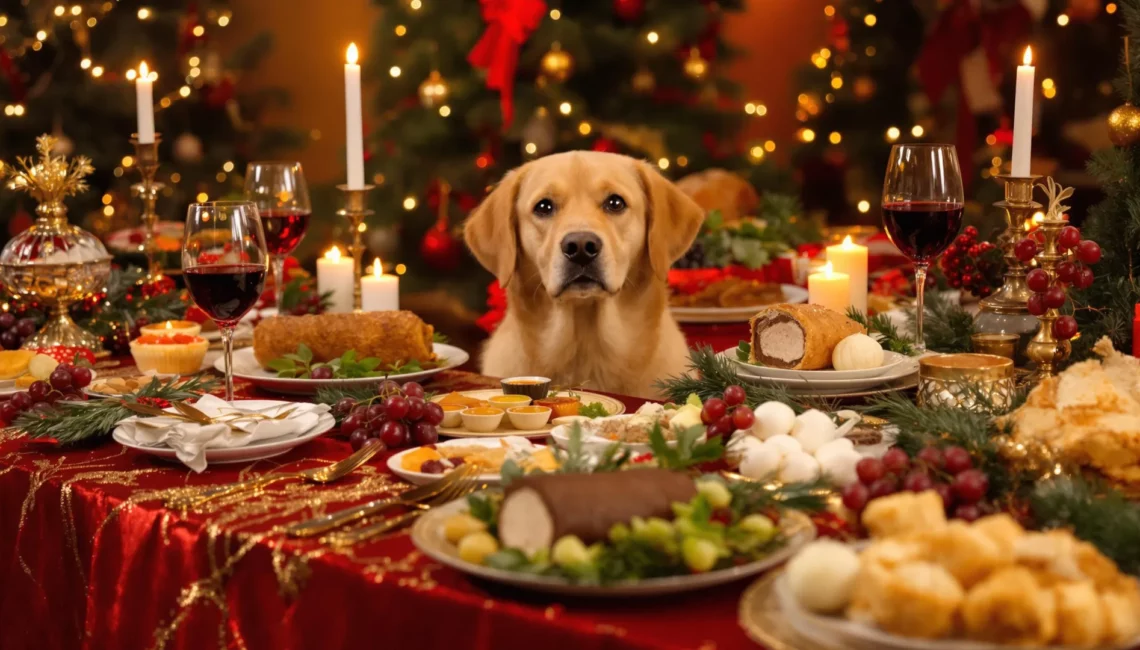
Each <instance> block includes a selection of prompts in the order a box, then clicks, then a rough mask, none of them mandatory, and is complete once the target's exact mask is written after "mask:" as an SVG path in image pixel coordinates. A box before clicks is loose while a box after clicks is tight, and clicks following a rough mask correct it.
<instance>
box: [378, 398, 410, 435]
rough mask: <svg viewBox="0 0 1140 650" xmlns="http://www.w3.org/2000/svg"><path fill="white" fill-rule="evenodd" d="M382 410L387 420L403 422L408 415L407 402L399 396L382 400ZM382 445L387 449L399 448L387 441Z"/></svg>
mask: <svg viewBox="0 0 1140 650" xmlns="http://www.w3.org/2000/svg"><path fill="white" fill-rule="evenodd" d="M384 410H385V411H387V412H388V418H389V419H391V420H403V419H404V416H405V415H407V414H408V400H406V399H404V398H403V397H400V396H399V395H393V396H391V397H389V398H388V399H386V400H384ZM384 444H386V445H388V446H389V447H399V445H394V444H392V443H390V442H388V441H387V440H385V441H384Z"/></svg>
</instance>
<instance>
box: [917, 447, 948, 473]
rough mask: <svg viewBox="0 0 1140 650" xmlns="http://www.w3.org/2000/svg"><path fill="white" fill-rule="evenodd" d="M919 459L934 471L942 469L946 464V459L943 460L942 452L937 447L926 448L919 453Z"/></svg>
mask: <svg viewBox="0 0 1140 650" xmlns="http://www.w3.org/2000/svg"><path fill="white" fill-rule="evenodd" d="M918 459H919V460H921V461H922V462H924V463H926V466H927V467H930V468H932V469H942V466H943V465H945V464H946V459H945V458H943V456H942V452H941V451H939V450H938V448H937V447H926V448H924V449H923V450H922V451H920V452H918Z"/></svg>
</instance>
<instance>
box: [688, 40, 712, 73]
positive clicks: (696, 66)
mask: <svg viewBox="0 0 1140 650" xmlns="http://www.w3.org/2000/svg"><path fill="white" fill-rule="evenodd" d="M708 73H709V62H708V61H706V60H704V58H703V57H702V56H701V48H699V47H694V48H692V49H691V50H689V58H687V59H685V75H686V76H688V77H689V78H690V79H692V80H694V81H701V80H703V79H704V78H705V76H707V75H708Z"/></svg>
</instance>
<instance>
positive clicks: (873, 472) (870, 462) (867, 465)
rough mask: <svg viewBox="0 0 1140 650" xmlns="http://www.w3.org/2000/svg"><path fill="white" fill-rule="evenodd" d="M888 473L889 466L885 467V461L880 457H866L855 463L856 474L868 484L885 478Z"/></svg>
mask: <svg viewBox="0 0 1140 650" xmlns="http://www.w3.org/2000/svg"><path fill="white" fill-rule="evenodd" d="M886 473H887V468H885V467H883V461H881V460H879V459H878V458H864V459H862V460H860V461H859V462H858V463H855V474H856V475H858V476H859V480H860V481H862V482H863V483H865V484H866V485H870V484H872V483H874V482H875V481H877V480H879V479H881V478H883V476H884V475H885V474H886Z"/></svg>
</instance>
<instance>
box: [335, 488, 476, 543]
mask: <svg viewBox="0 0 1140 650" xmlns="http://www.w3.org/2000/svg"><path fill="white" fill-rule="evenodd" d="M482 487H485V485H484V484H483V483H480V482H478V481H475V480H472V479H465V480H462V481H455V482H453V483H451V484H450V485H448V486H447V487H446V488H445V489H444V490H443V492H440V493H439V494H437V495H435V496H434V497H431V498H430V499H428V500H427V501H425V502H423V503H414V504H411V505H412V506H413V507H414V508H416V509H415V510H413V511H411V512H406V513H404V514H402V515H399V516H396V517H392V518H391V519H385V520H383V521H380V522H377V523H375V524H367V525H364V526H358V527H356V528H353V529H350V530H344V531H338V532H335V533H329V534H328V535H326V536H324V537H322V538H321V542H323V543H326V544H331V545H333V546H341V547H343V546H352V545H353V544H359V543H360V542H363V541H365V540H369V539H372V538H373V537H377V536H379V535H382V534H384V533H386V532H388V531H391V530H396V529H397V528H401V527H403V526H405V525H407V524H410V523H411V522H413V521H415V519H416V518H417V517H419V516H420V515H422V514H423V513H425V512H427V511H428V510H431V509H432V508H435V507H438V506H442V505H444V504H446V503H451V502H452V501H454V500H456V499H462V498H463V497H465V496H467V495H468V494H471V493H472V492H474V491H475V490H477V489H480V488H482Z"/></svg>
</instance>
